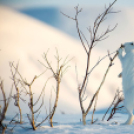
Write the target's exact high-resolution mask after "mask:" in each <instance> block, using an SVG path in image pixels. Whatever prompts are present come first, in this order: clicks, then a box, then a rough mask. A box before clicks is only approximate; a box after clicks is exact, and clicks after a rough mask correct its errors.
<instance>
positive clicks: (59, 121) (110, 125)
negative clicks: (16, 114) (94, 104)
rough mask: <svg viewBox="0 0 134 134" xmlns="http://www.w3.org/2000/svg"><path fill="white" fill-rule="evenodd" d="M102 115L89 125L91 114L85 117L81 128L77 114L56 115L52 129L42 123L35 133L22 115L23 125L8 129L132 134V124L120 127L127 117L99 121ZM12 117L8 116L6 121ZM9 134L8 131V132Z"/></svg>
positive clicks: (47, 133) (39, 133)
mask: <svg viewBox="0 0 134 134" xmlns="http://www.w3.org/2000/svg"><path fill="white" fill-rule="evenodd" d="M102 116H103V114H95V118H96V119H98V121H97V122H96V123H95V124H93V125H91V124H90V119H91V114H89V115H88V116H87V125H86V126H83V124H82V122H80V119H81V115H79V114H71V115H68V114H64V115H63V114H58V115H55V117H54V122H55V123H54V127H53V128H51V127H50V126H49V124H48V121H46V122H45V123H43V124H42V125H41V127H39V128H38V129H37V130H36V131H33V130H32V129H30V125H29V122H28V120H27V117H26V115H24V124H22V125H15V124H12V125H9V127H8V128H12V127H14V126H15V127H14V129H13V134H23V133H25V134H108V133H109V134H133V133H134V124H133V125H131V126H128V125H121V123H124V122H125V121H126V118H127V115H125V114H116V115H115V116H114V118H113V119H112V120H110V121H109V122H107V121H106V120H105V121H101V119H102ZM42 118H43V116H40V117H39V119H38V121H41V120H42ZM10 119H12V117H10V116H8V120H10ZM8 134H10V131H8Z"/></svg>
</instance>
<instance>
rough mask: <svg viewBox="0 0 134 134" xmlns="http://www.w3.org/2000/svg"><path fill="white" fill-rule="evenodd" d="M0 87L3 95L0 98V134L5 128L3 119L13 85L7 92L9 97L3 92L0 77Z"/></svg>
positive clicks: (2, 83)
mask: <svg viewBox="0 0 134 134" xmlns="http://www.w3.org/2000/svg"><path fill="white" fill-rule="evenodd" d="M0 89H1V92H2V96H3V100H0V101H2V102H3V107H2V106H0V131H2V134H4V133H5V130H6V128H7V125H6V124H3V121H4V119H5V116H6V112H7V109H8V106H9V103H10V101H11V95H12V90H13V85H12V87H11V91H10V93H9V97H8V98H7V97H6V94H5V90H4V82H3V80H1V79H0Z"/></svg>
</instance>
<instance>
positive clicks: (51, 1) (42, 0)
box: [0, 0, 134, 8]
mask: <svg viewBox="0 0 134 134" xmlns="http://www.w3.org/2000/svg"><path fill="white" fill-rule="evenodd" d="M112 2H113V0H0V4H3V5H7V6H10V7H14V8H29V7H40V6H76V5H77V4H79V5H81V6H104V5H105V4H109V3H112ZM116 6H120V7H134V0H118V1H117V2H116Z"/></svg>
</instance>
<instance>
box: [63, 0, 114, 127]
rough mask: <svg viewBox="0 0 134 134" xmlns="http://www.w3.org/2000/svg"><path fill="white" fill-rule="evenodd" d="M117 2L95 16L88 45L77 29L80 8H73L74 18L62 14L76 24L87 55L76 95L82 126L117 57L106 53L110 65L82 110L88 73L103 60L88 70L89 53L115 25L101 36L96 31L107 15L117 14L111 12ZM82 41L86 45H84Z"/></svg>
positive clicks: (79, 31) (77, 26)
mask: <svg viewBox="0 0 134 134" xmlns="http://www.w3.org/2000/svg"><path fill="white" fill-rule="evenodd" d="M116 1H117V0H114V2H113V3H112V4H109V6H108V7H105V10H104V12H102V13H101V14H99V15H98V16H97V18H96V19H95V21H94V25H93V27H92V28H91V27H89V28H88V31H89V33H90V43H89V42H88V40H87V39H86V37H85V36H84V34H83V33H82V32H81V30H80V29H79V21H78V15H79V13H80V12H81V11H82V8H81V9H79V6H76V7H75V11H76V14H75V17H70V16H68V15H66V14H64V13H62V14H63V15H65V16H66V17H68V18H69V19H72V20H74V21H75V23H76V29H77V33H78V35H79V38H80V41H81V44H82V46H83V48H84V50H85V53H86V54H87V59H86V70H85V76H84V79H83V82H82V83H81V84H78V93H79V102H80V107H81V111H82V120H83V124H84V125H85V124H86V116H87V114H88V112H89V111H90V109H91V107H92V105H93V102H94V101H95V106H94V110H93V115H94V112H95V108H96V105H97V98H98V94H99V92H100V89H101V87H102V85H103V83H104V81H105V78H106V75H107V73H108V71H109V69H110V67H111V66H112V63H113V60H114V59H115V58H116V56H117V52H116V54H115V55H114V56H113V58H111V57H110V56H109V55H110V54H109V53H108V55H107V56H109V57H110V64H109V65H108V68H107V70H106V73H105V75H104V77H103V80H102V82H101V84H100V86H99V88H98V90H97V91H96V93H95V94H94V95H93V97H92V99H91V101H90V103H89V105H88V107H87V109H85V108H84V106H83V102H84V94H85V91H86V89H87V83H88V78H89V75H90V73H91V72H92V71H93V70H94V68H95V67H96V66H97V65H98V64H99V63H100V61H101V60H102V59H104V58H102V59H101V60H99V61H98V62H97V63H96V65H95V66H94V67H93V68H91V70H90V61H91V53H92V50H93V48H94V47H95V46H96V43H97V42H100V41H102V40H105V39H106V38H107V37H108V33H110V32H112V31H113V30H114V29H115V28H116V26H117V24H116V25H115V26H114V27H113V28H111V29H110V27H107V29H106V30H105V32H103V33H102V34H101V35H99V34H98V31H99V28H100V25H101V24H102V23H103V22H104V21H105V20H106V17H107V16H108V15H109V14H112V13H117V12H114V11H112V6H113V5H114V4H115V2H116ZM84 40H85V42H86V43H87V44H85V43H84ZM93 115H92V121H91V123H93V122H94V121H93Z"/></svg>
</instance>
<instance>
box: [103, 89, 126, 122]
mask: <svg viewBox="0 0 134 134" xmlns="http://www.w3.org/2000/svg"><path fill="white" fill-rule="evenodd" d="M123 100H124V96H123V93H122V91H119V90H117V91H116V93H115V96H114V99H113V101H112V103H111V105H110V106H109V108H108V109H107V111H106V113H105V115H104V116H103V118H102V121H103V120H104V119H105V117H106V115H107V113H108V112H109V110H110V109H111V112H110V114H109V117H108V119H107V121H109V120H111V119H112V118H113V116H114V115H115V113H117V112H118V111H121V110H122V108H124V106H119V104H120V103H121V102H122V101H123Z"/></svg>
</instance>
